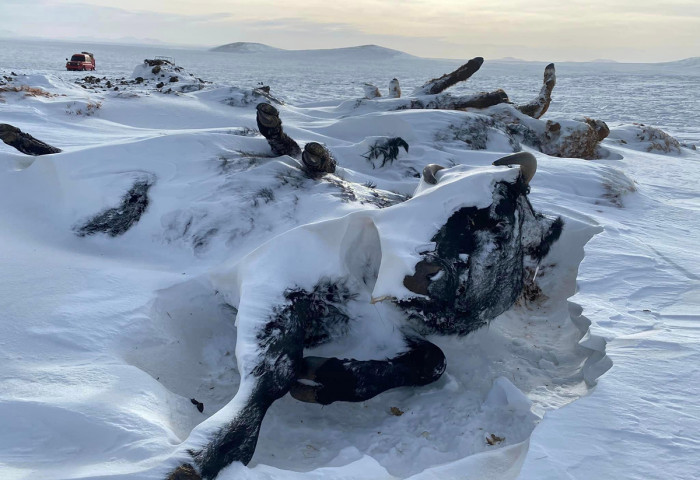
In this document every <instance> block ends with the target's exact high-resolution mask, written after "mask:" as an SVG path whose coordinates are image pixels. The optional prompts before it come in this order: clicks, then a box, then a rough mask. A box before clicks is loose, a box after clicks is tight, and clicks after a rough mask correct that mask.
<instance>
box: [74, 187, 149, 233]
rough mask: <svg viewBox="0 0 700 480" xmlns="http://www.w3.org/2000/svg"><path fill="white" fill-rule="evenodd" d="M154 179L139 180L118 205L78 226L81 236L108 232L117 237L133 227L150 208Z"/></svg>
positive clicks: (77, 231)
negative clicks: (150, 193)
mask: <svg viewBox="0 0 700 480" xmlns="http://www.w3.org/2000/svg"><path fill="white" fill-rule="evenodd" d="M152 186H153V180H151V179H145V180H139V181H137V182H136V183H134V185H133V186H132V187H131V188H130V189H129V191H128V192H126V193H125V194H124V196H123V197H122V199H121V203H120V205H119V206H118V207H114V208H109V209H107V210H105V211H103V212H102V213H100V214H98V215H96V216H95V217H93V218H92V219H91V220H90V221H88V222H86V223H85V224H84V225H82V226H80V227H77V228H76V234H77V235H78V236H79V237H84V236H86V235H94V234H96V233H106V234H107V235H109V236H111V237H116V236H119V235H122V234H124V233H126V232H127V231H128V230H129V229H130V228H131V227H133V226H134V225H135V224H136V223H137V222H138V221H139V220H140V219H141V215H143V214H144V212H145V211H146V209H147V208H148V204H149V198H148V190H149V189H150V188H151V187H152Z"/></svg>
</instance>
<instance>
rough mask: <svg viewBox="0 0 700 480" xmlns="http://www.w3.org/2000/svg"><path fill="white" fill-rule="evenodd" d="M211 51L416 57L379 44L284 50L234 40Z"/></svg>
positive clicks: (384, 57) (287, 55) (362, 56)
mask: <svg viewBox="0 0 700 480" xmlns="http://www.w3.org/2000/svg"><path fill="white" fill-rule="evenodd" d="M211 51H212V52H227V53H238V54H266V55H267V54H274V55H281V56H285V57H292V58H299V57H313V58H318V57H333V58H362V59H375V60H382V59H390V58H418V57H415V56H414V55H410V54H408V53H405V52H402V51H400V50H394V49H391V48H386V47H380V46H379V45H360V46H357V47H345V48H322V49H313V50H285V49H282V48H275V47H271V46H269V45H265V44H263V43H252V42H235V43H229V44H226V45H221V46H219V47H215V48H212V49H211Z"/></svg>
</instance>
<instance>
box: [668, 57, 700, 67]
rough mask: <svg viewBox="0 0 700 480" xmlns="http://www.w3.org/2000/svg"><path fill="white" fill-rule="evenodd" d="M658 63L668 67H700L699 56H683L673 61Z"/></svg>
mask: <svg viewBox="0 0 700 480" xmlns="http://www.w3.org/2000/svg"><path fill="white" fill-rule="evenodd" d="M659 65H666V66H669V67H683V68H698V69H700V57H690V58H684V59H683V60H676V61H675V62H664V63H660V64H659Z"/></svg>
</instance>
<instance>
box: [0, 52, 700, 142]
mask: <svg viewBox="0 0 700 480" xmlns="http://www.w3.org/2000/svg"><path fill="white" fill-rule="evenodd" d="M82 50H87V51H91V52H93V53H94V54H95V56H96V59H97V71H96V73H95V74H96V75H99V76H107V77H123V76H126V77H130V76H131V73H132V72H133V70H134V67H136V66H137V65H138V64H139V63H141V62H142V61H143V59H144V58H153V57H155V56H156V55H164V56H170V57H173V58H174V59H175V62H176V63H177V64H178V65H180V66H182V67H184V68H185V69H187V70H188V71H190V72H192V73H194V74H195V75H197V76H199V77H200V78H202V79H204V80H207V81H211V82H215V83H221V84H230V85H236V86H241V87H247V86H255V85H257V84H258V83H259V82H262V83H263V84H265V85H270V86H271V87H272V91H273V92H275V94H276V95H279V96H281V97H283V98H284V99H286V100H287V101H288V102H290V103H293V104H295V105H301V104H305V103H310V102H325V101H339V100H347V99H350V98H358V97H361V96H362V95H363V94H362V84H363V83H364V82H369V83H373V84H375V85H377V86H378V87H379V88H380V90H382V91H386V86H387V84H388V82H389V80H391V79H392V78H393V77H396V78H398V79H399V80H400V82H401V86H402V90H403V91H404V94H406V93H409V92H411V91H412V90H413V88H415V87H417V86H419V85H421V84H422V83H424V82H425V81H426V80H428V79H430V78H434V77H437V76H440V75H442V74H443V73H446V72H448V71H451V70H453V69H454V68H456V67H457V66H459V65H460V64H462V63H463V61H460V60H432V59H422V58H411V57H407V58H395V59H389V60H387V59H360V58H351V59H348V58H343V59H342V60H341V61H338V60H337V59H333V58H332V57H329V56H319V55H312V54H309V55H306V56H303V55H294V58H288V57H286V56H285V55H284V54H271V55H267V56H264V55H253V54H232V53H224V52H210V51H206V50H196V49H184V48H167V47H163V46H153V47H148V46H122V45H99V44H90V43H82V44H77V43H68V42H65V43H64V42H55V41H53V42H46V41H14V40H6V39H0V70H7V71H15V72H17V73H20V72H27V71H31V72H34V73H44V74H48V73H51V74H55V75H59V76H61V77H63V78H72V77H75V78H78V77H83V76H85V74H84V73H83V72H67V71H65V69H64V65H65V58H66V57H69V56H70V55H71V54H73V53H75V52H78V51H82ZM479 54H480V52H477V51H474V52H465V59H468V58H471V57H474V56H479ZM545 65H546V62H541V63H538V62H504V61H500V62H499V61H490V60H489V59H488V58H487V59H486V62H485V63H484V65H483V66H482V68H481V70H480V71H479V72H478V73H477V74H476V75H474V77H472V78H471V79H469V80H468V81H467V82H464V83H462V84H461V85H457V86H455V87H453V88H452V89H451V90H450V91H452V92H454V93H460V92H462V93H472V92H476V91H491V90H495V89H497V88H503V89H504V90H505V91H506V92H507V93H508V95H509V97H510V98H511V100H513V101H515V102H524V101H527V100H529V99H530V98H532V97H534V96H535V95H536V93H537V92H538V91H539V88H540V85H541V82H542V71H543V69H544V66H545ZM556 67H557V86H556V88H555V89H554V101H553V102H552V105H551V107H550V110H549V113H548V116H549V117H550V118H551V117H555V116H564V117H571V116H575V115H588V116H591V117H593V118H597V119H601V120H604V121H606V122H608V123H612V124H615V123H621V122H625V123H629V122H639V123H645V124H649V125H654V126H656V127H659V128H662V129H664V130H667V131H668V132H669V133H671V134H672V135H674V136H676V137H677V138H679V139H680V140H682V141H687V142H700V115H698V112H700V64H699V65H682V64H622V63H573V62H564V63H562V62H558V63H556Z"/></svg>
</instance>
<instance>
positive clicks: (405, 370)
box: [289, 337, 445, 405]
mask: <svg viewBox="0 0 700 480" xmlns="http://www.w3.org/2000/svg"><path fill="white" fill-rule="evenodd" d="M406 341H407V344H408V347H409V349H408V350H407V351H406V352H404V353H401V354H399V355H397V356H396V357H394V358H391V359H388V360H353V359H346V360H341V359H338V358H323V357H305V358H304V363H303V370H302V372H301V374H300V375H299V380H298V381H297V382H296V383H295V384H294V385H293V386H292V388H291V390H290V392H289V393H290V394H291V395H292V396H293V397H294V398H296V399H297V400H300V401H302V402H308V403H320V404H322V405H328V404H329V403H333V402H338V401H343V402H361V401H363V400H367V399H370V398H372V397H374V396H376V395H378V394H380V393H382V392H384V391H386V390H389V389H390V388H396V387H404V386H418V385H427V384H429V383H432V382H434V381H435V380H437V379H438V378H440V376H441V375H442V373H443V372H444V371H445V355H444V354H443V353H442V350H440V348H439V347H437V346H436V345H434V344H432V343H430V342H428V341H427V340H424V339H421V338H416V337H411V338H407V339H406Z"/></svg>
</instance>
